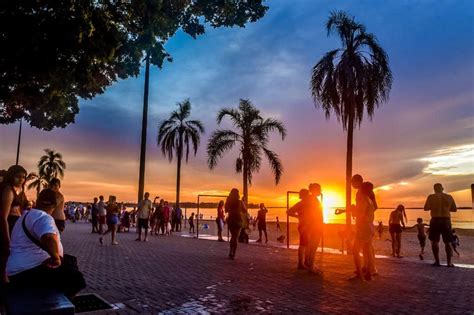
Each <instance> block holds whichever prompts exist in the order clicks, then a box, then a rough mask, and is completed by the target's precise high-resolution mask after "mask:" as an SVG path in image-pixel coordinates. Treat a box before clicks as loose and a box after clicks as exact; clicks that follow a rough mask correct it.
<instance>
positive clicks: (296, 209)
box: [286, 202, 301, 218]
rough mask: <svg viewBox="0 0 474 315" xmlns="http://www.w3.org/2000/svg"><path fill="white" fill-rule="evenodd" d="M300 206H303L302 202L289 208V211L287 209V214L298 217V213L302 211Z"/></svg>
mask: <svg viewBox="0 0 474 315" xmlns="http://www.w3.org/2000/svg"><path fill="white" fill-rule="evenodd" d="M300 208H301V202H298V203H297V204H295V205H294V206H293V207H291V208H290V209H288V211H286V214H288V215H289V216H290V217H294V218H297V217H298V214H299V211H300Z"/></svg>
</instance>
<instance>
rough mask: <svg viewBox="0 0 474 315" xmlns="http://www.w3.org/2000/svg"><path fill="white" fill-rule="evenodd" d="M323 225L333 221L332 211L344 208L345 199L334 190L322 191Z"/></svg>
mask: <svg viewBox="0 0 474 315" xmlns="http://www.w3.org/2000/svg"><path fill="white" fill-rule="evenodd" d="M322 202H323V213H324V223H329V222H331V221H333V220H334V219H335V214H334V209H335V208H338V207H344V204H345V199H344V197H343V195H342V194H341V193H340V192H338V191H336V190H324V191H323V196H322Z"/></svg>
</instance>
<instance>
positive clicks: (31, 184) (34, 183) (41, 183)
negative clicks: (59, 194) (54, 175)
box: [26, 173, 48, 198]
mask: <svg viewBox="0 0 474 315" xmlns="http://www.w3.org/2000/svg"><path fill="white" fill-rule="evenodd" d="M26 182H27V183H28V186H27V188H28V189H36V198H38V196H39V193H40V191H41V190H42V189H44V188H46V186H48V182H47V180H46V179H45V177H44V176H40V175H38V174H36V173H30V174H28V176H27V177H26Z"/></svg>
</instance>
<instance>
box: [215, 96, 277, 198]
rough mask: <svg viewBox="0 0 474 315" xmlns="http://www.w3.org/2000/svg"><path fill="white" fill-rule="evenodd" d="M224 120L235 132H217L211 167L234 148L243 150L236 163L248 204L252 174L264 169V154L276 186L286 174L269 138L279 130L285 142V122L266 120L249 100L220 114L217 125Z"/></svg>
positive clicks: (240, 151)
mask: <svg viewBox="0 0 474 315" xmlns="http://www.w3.org/2000/svg"><path fill="white" fill-rule="evenodd" d="M224 117H229V119H230V121H231V122H232V124H233V125H234V130H235V131H234V130H230V129H226V130H222V129H218V130H216V131H214V133H213V134H212V135H211V138H210V139H209V143H208V145H207V154H208V161H207V162H208V165H209V168H210V169H213V168H214V167H216V165H217V161H218V160H219V158H221V157H222V155H224V153H226V152H228V151H230V150H231V149H232V148H233V147H234V146H236V145H237V146H238V147H239V148H238V149H239V156H238V157H237V160H236V162H235V170H236V172H237V173H242V174H243V196H244V200H245V203H248V185H249V184H252V175H253V173H255V172H258V171H259V170H260V166H261V164H262V154H264V155H265V156H266V158H267V159H268V162H269V163H270V167H271V169H272V172H273V175H274V176H275V183H276V184H278V183H279V182H280V178H281V176H282V174H283V165H282V163H281V160H280V158H279V157H278V154H276V153H275V152H273V151H271V150H270V149H269V148H268V142H269V136H270V133H271V132H272V131H277V132H278V133H279V134H280V135H281V138H282V140H284V139H285V137H286V129H285V127H284V126H283V123H282V122H280V121H279V120H276V119H273V118H265V119H264V118H263V117H262V116H261V115H260V111H259V110H258V109H257V108H256V107H255V106H254V105H253V104H252V103H251V102H250V101H249V100H242V99H241V100H240V103H239V108H238V109H234V108H224V109H222V110H220V111H219V113H218V114H217V124H219V125H220V123H221V122H222V120H223V119H224Z"/></svg>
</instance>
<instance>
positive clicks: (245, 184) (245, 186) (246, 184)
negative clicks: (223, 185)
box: [243, 158, 249, 208]
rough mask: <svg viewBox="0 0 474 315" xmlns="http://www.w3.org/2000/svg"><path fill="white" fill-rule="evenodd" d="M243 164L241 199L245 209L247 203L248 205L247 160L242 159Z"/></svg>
mask: <svg viewBox="0 0 474 315" xmlns="http://www.w3.org/2000/svg"><path fill="white" fill-rule="evenodd" d="M243 162H244V165H243V173H244V176H243V177H244V183H243V184H244V191H243V199H244V204H245V207H246V208H247V206H248V203H249V198H248V195H249V188H248V185H249V180H248V173H247V172H248V165H247V159H245V158H243Z"/></svg>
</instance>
